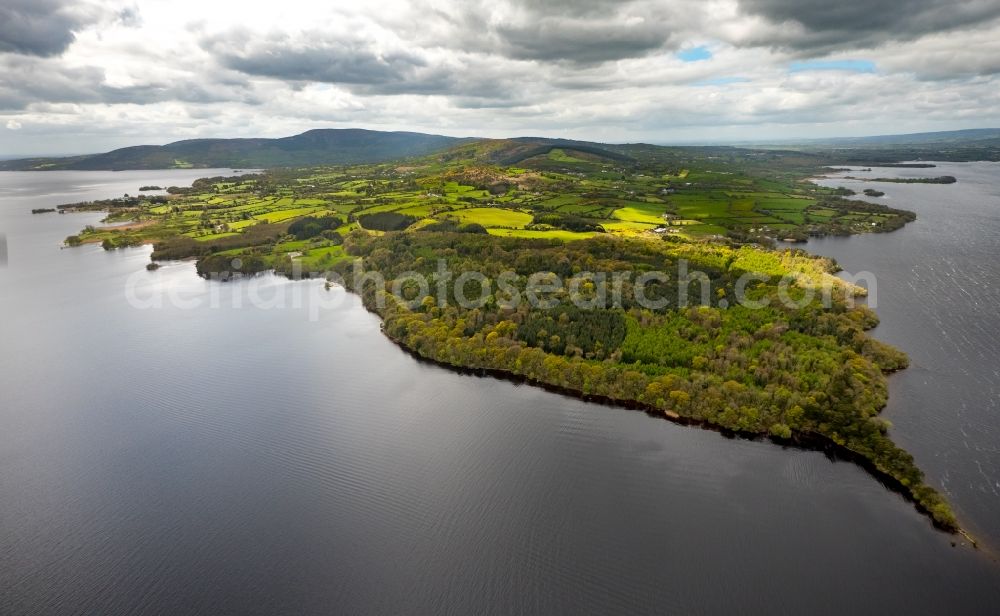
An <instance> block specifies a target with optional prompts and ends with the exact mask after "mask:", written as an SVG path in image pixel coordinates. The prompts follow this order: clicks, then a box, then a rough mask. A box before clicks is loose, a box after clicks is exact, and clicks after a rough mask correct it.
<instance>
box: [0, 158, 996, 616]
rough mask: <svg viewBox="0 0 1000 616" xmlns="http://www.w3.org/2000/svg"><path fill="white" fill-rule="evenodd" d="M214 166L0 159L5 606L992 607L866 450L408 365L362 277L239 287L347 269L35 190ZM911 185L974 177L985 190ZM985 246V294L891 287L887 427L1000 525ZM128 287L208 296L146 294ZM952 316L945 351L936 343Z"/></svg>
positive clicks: (147, 609)
mask: <svg viewBox="0 0 1000 616" xmlns="http://www.w3.org/2000/svg"><path fill="white" fill-rule="evenodd" d="M991 169H995V167H993V168H991ZM206 174H212V172H209V171H205V170H202V171H197V172H189V171H184V172H173V171H171V172H162V171H161V172H118V173H111V172H107V173H105V172H46V173H34V174H32V173H0V233H4V234H6V237H7V243H8V263H7V265H6V267H0V400H2V402H0V613H2V614H19V615H21V614H26V615H31V614H45V615H48V614H329V613H345V614H364V613H382V614H385V613H412V614H442V613H443V614H470V613H497V614H507V613H524V614H553V613H572V614H579V613H600V614H611V613H618V614H629V615H632V614H646V613H648V614H654V613H692V612H694V613H726V614H728V613H733V612H737V611H739V612H746V613H762V614H773V613H776V612H791V611H808V612H809V613H831V614H832V613H843V612H845V611H851V612H856V613H871V614H876V613H880V614H881V613H886V612H903V611H905V612H906V613H909V614H932V613H942V612H945V611H947V612H948V613H960V614H982V613H990V612H992V611H994V610H995V608H996V605H997V604H998V601H1000V565H998V564H997V562H995V560H994V559H993V558H992V557H991V556H990V555H989V554H988V553H987V552H986V551H985V550H981V551H974V550H972V549H969V548H964V547H961V546H960V547H953V546H952V541H954V537H952V536H950V535H947V534H944V533H941V532H939V531H936V530H934V529H933V528H932V527H931V525H930V523H929V522H928V520H927V518H926V517H924V516H922V515H920V514H918V513H917V512H916V511H915V510H914V509H913V507H912V506H911V505H909V504H908V503H906V502H905V501H904V500H903V499H902V498H901V497H900V496H898V495H897V494H894V493H892V492H889V491H887V490H886V489H885V488H883V487H882V486H881V485H879V483H878V482H877V481H875V480H874V479H872V478H871V477H870V476H869V475H867V474H865V473H864V472H863V471H861V470H860V469H859V468H857V467H856V466H854V465H852V464H849V463H844V462H834V461H831V460H829V459H827V458H826V457H825V456H824V455H822V454H820V453H816V452H806V451H797V450H791V449H782V448H780V447H778V446H775V445H773V444H770V443H767V442H751V441H745V440H732V439H727V438H724V437H723V436H721V435H719V434H717V433H714V432H708V431H704V430H700V429H696V428H684V427H681V426H677V425H674V424H671V423H668V422H666V421H663V420H659V419H655V418H652V417H649V416H647V415H645V414H643V413H639V412H635V411H627V410H623V409H618V408H612V407H607V406H602V405H596V404H588V403H583V402H580V401H577V400H574V399H570V398H566V397H562V396H558V395H555V394H551V393H547V392H544V391H540V390H538V389H536V388H532V387H529V386H518V385H515V384H512V383H509V382H504V381H498V380H494V379H490V378H478V377H472V376H464V375H459V374H455V373H452V372H449V371H447V370H444V369H440V368H437V367H433V366H429V365H426V364H423V363H420V362H417V361H416V360H414V359H413V358H412V357H410V356H409V355H407V354H405V353H403V352H401V351H400V350H399V349H398V348H397V347H395V346H394V345H392V344H391V343H390V342H389V341H388V340H386V339H385V338H384V337H383V336H382V335H381V333H380V332H379V324H378V320H377V319H376V318H375V317H374V316H372V315H370V314H368V313H367V312H365V311H364V310H363V308H362V307H361V306H360V303H359V301H358V300H357V299H356V298H355V297H353V296H350V295H347V294H344V292H343V291H341V290H336V289H335V290H333V291H331V292H330V293H331V294H333V295H331V296H326V297H328V299H329V298H333V297H338V298H339V306H338V307H337V308H334V309H329V310H325V311H323V312H322V313H321V314H320V315H319V319H318V320H313V319H311V318H310V314H309V310H307V309H306V308H305V307H300V308H294V307H286V308H283V309H282V308H273V309H269V310H265V309H260V308H249V307H243V308H235V307H233V305H234V301H235V300H234V298H235V297H241V298H242V297H244V296H245V295H247V294H249V293H258V294H267V293H274V292H278V291H282V290H283V291H285V292H289V293H292V292H293V287H294V289H295V290H297V292H299V293H305V294H310V293H317V294H319V293H326V291H322V290H321V289H319V288H318V286H317V285H318V284H320V283H315V282H289V281H285V280H282V279H277V278H269V277H265V278H263V279H259V280H256V281H253V282H248V281H243V282H238V283H228V284H223V283H216V282H208V281H204V280H201V279H199V278H198V277H197V276H196V275H195V274H194V268H193V266H192V264H190V263H176V264H171V265H167V266H165V267H163V268H162V269H160V270H159V271H156V272H146V271H145V270H144V266H145V264H146V263H147V262H148V255H149V249H148V248H135V249H128V250H122V251H117V252H105V251H103V250H101V249H100V248H99V247H95V246H83V247H80V248H76V249H60V242H61V241H62V239H63V238H64V237H65V236H67V235H69V234H72V233H74V232H75V231H77V230H78V229H79V228H81V227H83V226H84V225H86V224H94V223H96V221H97V220H98V219H99V218H100V216H99V215H94V214H66V215H57V214H45V215H35V216H33V215H31V214H30V211H29V210H30V209H31V208H33V207H42V206H51V205H55V204H57V203H62V202H66V201H78V200H81V199H82V198H97V197H110V196H116V195H119V194H121V193H124V192H132V193H134V192H135V190H136V188H137V187H138V186H139V185H141V184H160V185H164V184H180V183H182V182H185V181H188V182H189V181H190V180H191V179H192V178H194V177H198V176H201V175H206ZM953 174H954V175H956V176H958V175H960V174H959V173H958V172H955V173H953ZM994 177H995V176H994ZM997 186H998V184H997V183H996V182H994V183H992V187H993V188H992V189H991V190H994V191H996V190H997ZM905 188H906V189H914V190H916V191H917V192H919V189H924V188H931V189H932V190H937V189H941V190H950V191H951V193H947V194H948V198H949V199H954V198H955V195H957V194H962V191H963V190H964V189H965V188H966V185H965V184H964V183H959V184H957V185H953V186H950V187H924V186H920V187H910V186H907V187H905ZM887 191H889V189H887ZM895 191H896V187H895V185H892V187H891V192H892V196H893V201H894V202H895V201H897V200H901V197H897V196H896V195H897V193H896V192H895ZM915 194H916V193H915ZM942 194H945V193H942ZM68 195H72V196H68ZM973 201H976V203H978V201H977V200H975V199H973ZM953 202H954V201H951V200H949V201H946V202H940V203H939V202H937V201H934V203H933V204H932V205H929V206H928V207H942V208H944V207H949V206H948V204H949V203H953ZM910 205H911V206H912V207H913V209H917V206H916V205H915V204H910ZM921 207H923V206H921ZM969 207H970V208H971V207H973V206H971V205H970V206H969ZM974 207H975V208H979V207H984V208H985V207H986V206H985V205H976V206H974ZM952 209H955V208H952ZM951 211H952V210H949V212H951ZM972 211H973V210H970V212H972ZM974 211H977V212H978V211H979V210H978V209H976V210H974ZM921 214H922V215H923V212H921ZM963 214H964V210H958V211H954V212H953V214H948V215H945V217H946V218H947V219H959V218H961V217H962V215H963ZM928 220H930V219H928ZM976 220H977V221H978V222H976V223H975V224H973V223H971V222H970V223H969V228H971V229H972V233H971V235H969V236H967V237H965V238H963V240H964V245H966V246H967V247H969V246H975V245H979V246H980V248H979V249H973V248H969V250H970V251H973V250H980V251H982V252H981V254H984V255H986V254H988V253H990V250H991V248H990V246H989V245H988V244H987V245H984V244H980V242H991V241H994V240H995V239H996V237H997V233H998V226H997V221H996V218H990V217H986V218H983V219H981V220H980V219H976ZM921 224H924V223H921ZM956 224H957V222H956ZM913 229H914V230H915V231H904V232H901V234H900V235H899V237H904V236H903V235H902V233H910V234H911V235H913V234H917V235H919V234H921V233H923V231H921V229H922V227H918V226H916V225H915V226H914V227H913ZM932 235H933V234H932ZM911 239H912V238H911ZM931 239H933V238H931ZM882 240H888V241H892V242H896V237H895V236H887V237H872V238H867V237H864V238H852V239H850V240H846V241H842V240H826V241H824V242H822V243H818V244H817V246H816V249H817V250H820V251H822V250H823V249H824V248H826V247H830V250H831V251H832V250H834V249H835V248H836V247H840V246H841V244H838V243H837V242H843V247H844V248H843V250H844V251H845V257H846V256H847V255H848V254H850V255H853V256H855V257H856V258H858V259H859V260H862V261H863V260H864V259H863V258H862V257H863V256H864V255H863V253H862V252H861V251H862V250H864V248H857V249H856V250H855V249H854V248H852V244H850V242H854V243H855V244H856V245H857V246H859V247H864V246H874V245H875V244H876V243H877V242H879V241H882ZM956 242H957V239H956ZM913 245H915V244H914V243H913V242H906V241H903V242H902V245H900V248H899V249H900V250H902V249H906V250H909V249H910V247H911V246H913ZM930 245H931V244H928V246H930ZM993 248H995V245H994V246H993ZM836 249H838V250H839V249H840V248H836ZM870 250H871V251H872V252H871V258H872V259H876V258H879V259H881V258H883V257H885V258H895V259H898V260H900V261H901V262H902V263H908V264H909V265H910V266H913V267H915V266H916V265H918V263H919V261H920V258H921V253H919V252H917V253H913V254H912V256H909V257H908V256H907V253H904V254H897V253H892V252H891V251H890V252H889V253H888V256H886V255H884V254H882V253H879V252H878V251H876V250H875V248H870ZM928 250H931V248H928ZM962 254H969V255H974V254H978V253H975V252H970V253H962ZM993 254H995V250H994V251H993ZM893 255H896V256H895V257H894V256H893ZM842 260H843V261H844V262H845V265H849V263H848V259H847V258H844V259H842ZM972 261H973V262H975V259H972ZM880 263H882V262H881V261H878V262H875V261H873V262H872V263H870V264H869V263H868V262H867V261H866V262H865V267H867V268H868V269H871V270H873V271H875V270H876V267H877V266H878V267H882V266H881V265H880ZM979 266H980V267H981V268H986V269H978V270H975V269H973V270H969V272H968V275H969V276H970V278H969V282H968V284H969V285H972V286H969V287H968V288H967V289H966V294H965V295H963V293H962V292H961V291H958V292H957V293H956V294H951V295H949V294H941V293H933V294H930V295H926V294H924V293H923V289H924V287H923V286H922V285H920V284H915V283H913V282H912V281H910V280H908V279H905V278H900V279H899V280H895V281H893V282H892V283H882V278H880V279H879V280H880V283H882V284H881V286H880V288H879V292H880V295H879V301H880V306H879V311H880V313H882V316H883V319H884V324H883V325H882V326H881V327H880V328H879V330H878V334H879V336H881V337H884V338H886V339H889V340H891V341H893V342H896V343H897V344H899V345H900V346H902V347H903V348H905V349H906V350H907V351H909V352H910V353H911V356H912V357H913V359H914V368H911V369H910V371H907V372H905V373H903V374H901V375H898V376H895V377H893V379H892V397H893V399H892V402H891V408H890V409H889V411H888V413H889V415H890V417H891V419H892V420H893V422H894V424H895V428H893V435H894V436H895V437H896V438H898V439H899V440H900V441H901V442H902V443H903V444H904V445H905V446H907V447H908V448H910V449H911V451H913V452H914V453H915V454H916V455H917V457H918V460H919V461H920V463H921V465H922V466H924V468H926V469H927V470H928V472H929V473H930V474H931V476H932V478H933V480H934V481H935V482H936V483H937V482H940V483H941V484H943V485H944V486H945V488H946V489H947V490H948V492H949V495H951V496H952V498H953V499H954V501H955V503H956V505H957V506H958V508H959V511H960V513H961V516H962V519H963V521H964V522H967V523H968V525H969V526H970V527H972V528H973V529H974V530H975V531H977V532H979V533H980V534H982V535H984V536H989V537H993V536H996V534H997V525H998V523H997V517H998V516H997V515H996V513H997V512H998V508H997V504H996V501H995V500H991V499H992V497H990V496H989V495H988V494H987V492H988V490H986V488H984V487H983V486H987V485H988V481H987V480H986V479H984V478H983V474H985V475H986V476H987V477H993V478H995V477H996V476H997V474H996V469H997V454H996V446H997V439H996V430H997V425H998V423H1000V422H998V421H997V420H996V419H995V414H994V415H992V416H991V415H990V411H989V409H990V408H995V407H991V406H989V405H991V404H995V402H996V395H995V394H996V389H995V385H996V380H995V379H993V377H990V375H989V374H987V373H988V372H989V370H990V369H991V368H992V369H996V361H995V358H996V356H995V355H992V356H990V355H988V354H989V353H990V352H991V351H990V350H989V347H981V346H976V345H977V344H979V343H978V342H973V340H978V339H979V338H982V337H984V336H989V335H995V334H994V333H993V332H991V328H995V327H996V322H995V321H992V322H985V323H984V322H981V321H980V319H981V317H983V316H984V315H987V314H990V312H989V311H990V310H995V308H993V307H991V306H982V307H981V309H980V312H973V311H971V310H972V309H969V310H970V311H968V312H961V310H962V308H961V307H962V306H963V305H966V304H964V303H963V301H960V298H962V297H964V298H965V300H967V301H968V302H969V304H973V303H974V304H975V305H977V306H979V305H980V304H979V303H980V302H985V301H987V299H988V294H989V293H995V287H994V289H990V290H981V291H980V290H979V289H978V288H977V287H976V285H973V282H975V283H977V284H982V285H983V286H985V285H987V284H994V283H995V282H996V280H997V279H996V269H994V268H995V267H996V265H995V264H993V263H989V264H983V263H980V264H979ZM942 267H945V266H942ZM955 267H958V266H957V265H955ZM899 271H901V272H904V270H899ZM935 271H936V270H935ZM904 273H905V272H904ZM880 275H881V272H880ZM886 276H888V274H886ZM129 281H131V284H132V287H138V292H139V294H141V295H143V296H144V297H145V296H148V295H149V294H151V293H153V292H155V291H166V290H169V291H171V292H173V293H175V294H178V295H182V296H183V297H184V298H185V299H187V300H197V299H200V300H203V301H201V305H200V306H199V307H196V308H192V309H182V308H181V307H179V306H172V304H171V303H170V302H166V303H165V304H164V306H163V307H162V308H148V309H139V308H136V307H133V305H131V304H130V302H129V301H128V300H127V295H126V289H127V288H129ZM907 289H910V291H907ZM907 293H913V294H914V295H907ZM338 294H340V295H338ZM895 294H899V299H900V302H901V303H900V304H899V306H902V308H900V309H899V310H898V311H896V310H895V309H893V307H892V306H893V305H894V303H893V302H894V301H895V300H892V299H891V297H892V296H893V295H895ZM213 297H214V298H215V301H214V304H216V307H213V302H212V301H209V300H210V299H211V298H213ZM907 297H909V300H908V302H909V303H910V304H912V306H913V308H914V309H913V310H912V311H907V310H905V307H906V305H907V300H906V298H907ZM921 302H926V303H921ZM934 302H940V303H939V304H938V306H940V307H941V308H942V309H943V310H947V315H946V314H944V313H940V314H939V313H938V312H936V311H935V308H934V305H933V304H934ZM246 305H247V302H244V306H246ZM883 306H885V308H883ZM994 306H995V304H994ZM956 310H958V311H960V313H961V314H964V315H967V316H964V317H962V318H956V317H955V316H954V312H955V311H956ZM925 315H926V316H925ZM934 315H937V316H934ZM907 319H914V320H915V324H914V323H911V324H906V323H900V322H899V321H901V320H902V321H906V320H907ZM925 319H930V321H926V320H925ZM935 319H936V320H935ZM928 322H930V323H936V326H935V327H931V326H930V325H928V324H927V323H928ZM942 331H943V332H945V334H944V335H945V339H947V340H949V341H952V342H951V343H950V344H945V343H941V342H938V343H934V342H932V341H931V340H932V339H935V338H938V337H939V336H941V335H942V334H941V332H942ZM994 343H995V341H994ZM934 344H937V345H938V346H937V347H936V348H937V350H935V347H934V346H933V345H934ZM924 345H929V346H928V347H927V349H928V350H927V352H928V353H929V355H930V357H929V358H925V357H924V356H923V349H924ZM942 366H944V367H942ZM928 371H929V372H928ZM939 372H940V374H943V375H946V376H948V375H959V376H958V377H956V378H959V379H961V380H960V381H958V382H953V383H949V385H948V387H949V389H946V390H944V391H940V388H941V387H944V386H943V385H938V386H934V385H932V386H931V387H932V389H933V391H932V392H930V393H929V392H928V390H927V389H921V387H922V385H921V384H922V383H923V381H924V380H925V379H932V380H934V381H935V382H937V381H938V380H941V381H948V379H947V378H944V377H942V378H941V379H938V377H937V376H935V375H937V374H938V373H939ZM994 376H995V374H994ZM984 379H985V380H984ZM991 379H992V380H991ZM990 387H993V389H990ZM947 392H952V393H951V395H949V394H948V393H947ZM946 398H952V403H949V404H943V403H942V401H943V400H944V399H946ZM962 401H964V402H965V405H964V406H963V404H962ZM991 417H992V418H993V419H992V421H991ZM969 429H973V430H974V431H975V432H976V433H975V434H972V435H970V436H967V437H965V438H964V439H963V438H960V437H959V436H958V435H959V434H961V431H962V430H969ZM963 443H966V444H967V446H965V445H963ZM991 447H992V449H991ZM980 470H981V471H982V472H980ZM977 486H979V487H977Z"/></svg>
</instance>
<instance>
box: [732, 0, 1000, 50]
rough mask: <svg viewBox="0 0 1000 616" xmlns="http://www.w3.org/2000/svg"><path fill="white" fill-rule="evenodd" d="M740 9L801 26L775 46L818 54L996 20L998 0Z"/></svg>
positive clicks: (744, 0)
mask: <svg viewBox="0 0 1000 616" xmlns="http://www.w3.org/2000/svg"><path fill="white" fill-rule="evenodd" d="M740 7H741V9H742V10H743V12H744V13H746V14H749V15H757V16H760V17H763V18H765V19H767V20H768V21H770V22H772V23H775V24H786V25H787V24H795V23H797V24H801V26H802V27H803V28H804V32H801V33H799V32H794V31H793V30H790V31H789V33H788V35H787V36H784V37H782V36H781V35H778V39H777V41H773V40H772V43H777V46H784V47H789V48H793V49H802V50H821V51H831V50H836V49H846V48H851V47H858V46H862V47H872V46H876V45H879V44H882V43H885V42H888V41H898V40H911V39H915V38H919V37H921V36H923V35H925V34H930V33H937V32H946V31H949V30H955V29H961V28H970V27H975V26H979V25H982V24H983V23H985V22H988V21H991V20H994V19H996V18H997V17H1000V1H998V0H906V1H904V2H901V1H900V0H838V1H830V0H740ZM749 42H750V43H754V44H767V41H762V40H761V41H749Z"/></svg>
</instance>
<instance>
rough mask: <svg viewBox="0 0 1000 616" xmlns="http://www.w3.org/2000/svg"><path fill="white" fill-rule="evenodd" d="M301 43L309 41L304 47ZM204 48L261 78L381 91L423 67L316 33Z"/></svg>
mask: <svg viewBox="0 0 1000 616" xmlns="http://www.w3.org/2000/svg"><path fill="white" fill-rule="evenodd" d="M300 41H307V42H306V43H302V42H300ZM202 47H203V48H204V49H205V50H206V51H208V52H210V53H211V54H213V55H214V56H215V58H216V59H217V60H218V61H219V63H220V64H222V65H223V66H225V67H226V68H230V69H233V70H235V71H239V72H241V73H246V74H248V75H258V76H261V77H274V78H277V79H284V80H290V81H292V80H294V81H318V82H325V83H339V84H355V85H359V84H360V85H379V84H390V83H399V82H402V81H405V80H406V79H407V76H408V75H410V74H412V72H413V71H414V69H416V68H418V67H421V66H424V65H425V63H424V61H423V60H422V59H421V58H419V57H418V56H416V55H413V54H408V53H404V52H394V53H388V54H384V55H383V54H378V53H376V52H375V51H374V50H373V49H372V48H371V46H370V45H369V44H368V43H367V42H365V41H363V40H348V39H344V38H333V37H329V36H323V35H322V34H320V33H311V34H307V35H303V36H302V37H295V38H293V37H291V36H288V35H284V34H277V35H272V36H269V37H267V38H263V39H261V38H258V37H255V36H253V35H251V34H250V33H247V32H243V31H235V32H230V33H227V34H223V35H216V36H212V37H208V38H206V39H204V40H203V41H202Z"/></svg>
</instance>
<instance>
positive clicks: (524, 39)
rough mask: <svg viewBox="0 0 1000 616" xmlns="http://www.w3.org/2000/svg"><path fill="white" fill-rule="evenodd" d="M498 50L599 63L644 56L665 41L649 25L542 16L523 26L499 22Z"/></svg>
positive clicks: (520, 55) (545, 58)
mask: <svg viewBox="0 0 1000 616" xmlns="http://www.w3.org/2000/svg"><path fill="white" fill-rule="evenodd" d="M495 31H496V34H497V35H498V36H499V38H500V40H501V41H502V47H501V49H500V51H501V52H502V53H503V55H505V56H507V57H509V58H515V59H519V60H542V61H554V60H568V61H571V62H573V63H576V64H600V63H602V62H609V61H613V60H624V59H626V58H635V57H640V56H644V55H646V54H648V53H650V52H652V51H654V50H656V49H659V48H660V47H662V46H663V45H664V43H665V42H666V38H667V37H666V36H665V33H664V31H663V30H661V29H660V28H658V27H656V26H654V25H650V24H642V25H639V26H629V25H615V24H607V23H602V22H599V21H598V22H593V21H572V20H564V19H543V20H541V21H536V22H534V23H530V24H525V25H520V24H519V25H498V26H497V27H496V30H495Z"/></svg>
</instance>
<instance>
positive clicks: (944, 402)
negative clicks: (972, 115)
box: [808, 162, 1000, 550]
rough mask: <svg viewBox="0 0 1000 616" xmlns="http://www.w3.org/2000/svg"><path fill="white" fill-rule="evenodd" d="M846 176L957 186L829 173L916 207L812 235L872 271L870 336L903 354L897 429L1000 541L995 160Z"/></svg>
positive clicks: (892, 402) (894, 395) (981, 528)
mask: <svg viewBox="0 0 1000 616" xmlns="http://www.w3.org/2000/svg"><path fill="white" fill-rule="evenodd" d="M936 164H937V165H938V166H937V168H933V169H895V168H875V169H873V170H872V171H859V170H855V171H852V172H850V173H846V174H845V175H850V176H853V177H857V178H864V177H901V178H906V177H933V176H939V175H952V176H955V177H956V178H958V183H957V184H948V185H936V184H894V183H884V182H865V181H852V180H841V179H837V180H827V181H824V182H823V183H824V184H827V185H831V186H833V185H837V186H846V187H848V188H853V189H855V190H856V191H857V192H858V193H859V194H860V193H861V191H862V190H863V189H865V188H875V189H878V190H881V191H883V192H885V193H886V196H885V197H882V198H877V199H868V200H869V201H874V202H879V203H885V204H887V205H891V206H895V207H901V208H905V209H908V210H912V211H914V212H916V213H917V220H916V221H915V222H913V223H910V224H908V225H907V226H906V227H905V228H903V229H901V230H899V231H896V232H894V233H890V234H887V235H870V236H855V237H850V238H824V239H816V240H812V241H810V242H809V244H808V249H809V250H810V251H811V252H814V253H816V254H822V255H827V256H831V257H834V258H836V259H837V261H838V263H840V264H841V266H842V267H843V268H844V269H845V270H846V271H847V272H850V273H857V272H860V271H867V272H871V273H872V274H874V276H875V280H876V281H877V294H876V295H875V297H874V300H875V303H876V306H875V308H876V310H877V311H878V314H879V317H880V318H881V319H882V324H881V325H880V326H879V327H878V328H877V329H876V330H875V332H874V333H875V335H876V336H877V337H878V338H880V339H882V340H885V341H886V342H889V343H891V344H894V345H896V346H898V347H899V348H901V349H903V350H904V351H906V353H907V354H908V355H909V356H910V361H911V367H910V368H909V369H908V370H905V371H903V372H901V373H899V374H897V375H894V376H893V377H892V378H891V379H890V391H889V406H888V408H886V410H885V417H886V418H888V419H889V420H890V421H892V422H893V425H894V426H895V428H894V429H893V431H892V436H893V439H894V440H896V442H897V443H899V444H900V445H902V446H903V447H905V448H906V449H907V450H909V451H910V452H911V453H913V454H914V455H915V456H916V458H917V461H918V463H919V464H920V466H921V468H923V469H924V471H925V472H926V473H927V474H928V475H929V476H930V477H931V479H932V482H933V483H934V484H936V485H938V486H941V487H942V488H943V490H944V491H945V492H946V493H947V495H948V498H949V500H951V502H952V504H953V505H954V506H955V509H956V512H957V513H958V514H959V518H960V519H961V520H962V522H963V524H964V525H965V526H966V527H967V528H968V529H969V530H970V531H972V532H973V534H975V535H976V536H978V537H979V538H981V539H982V540H983V541H985V542H986V543H987V544H989V546H990V547H991V548H993V549H995V550H997V549H1000V163H988V162H983V163H963V164H955V163H936Z"/></svg>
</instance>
